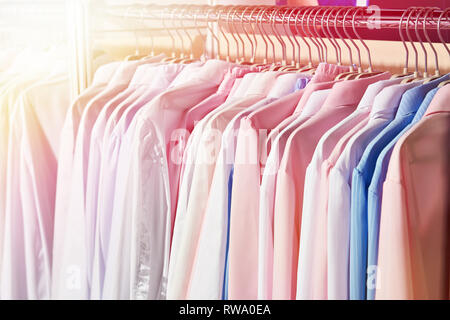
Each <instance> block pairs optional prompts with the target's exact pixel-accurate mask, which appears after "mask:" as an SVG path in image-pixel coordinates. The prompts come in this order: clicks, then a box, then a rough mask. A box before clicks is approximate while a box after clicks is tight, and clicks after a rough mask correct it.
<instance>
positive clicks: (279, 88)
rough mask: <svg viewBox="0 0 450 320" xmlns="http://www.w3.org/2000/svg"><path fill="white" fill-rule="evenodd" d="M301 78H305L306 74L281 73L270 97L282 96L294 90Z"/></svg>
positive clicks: (270, 92) (271, 90)
mask: <svg viewBox="0 0 450 320" xmlns="http://www.w3.org/2000/svg"><path fill="white" fill-rule="evenodd" d="M299 78H300V79H304V78H305V76H304V75H302V74H300V73H286V74H282V75H279V76H278V78H277V79H276V81H275V83H274V85H273V87H272V88H271V89H270V91H269V94H268V95H267V96H268V97H270V98H281V97H283V96H285V95H287V94H289V93H292V92H294V91H295V90H296V85H297V81H298V80H299Z"/></svg>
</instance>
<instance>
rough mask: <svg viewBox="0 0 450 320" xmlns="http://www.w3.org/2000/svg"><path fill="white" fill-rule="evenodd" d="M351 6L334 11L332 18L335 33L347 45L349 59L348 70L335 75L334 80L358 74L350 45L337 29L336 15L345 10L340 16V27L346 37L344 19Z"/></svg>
mask: <svg viewBox="0 0 450 320" xmlns="http://www.w3.org/2000/svg"><path fill="white" fill-rule="evenodd" d="M352 9H353V8H352V7H345V8H342V9H341V10H339V11H338V12H337V13H336V17H335V18H334V29H335V31H336V34H337V35H338V36H339V39H341V41H342V42H343V43H344V45H345V46H346V47H347V49H348V56H349V60H350V64H349V69H350V70H349V71H348V72H343V73H340V74H338V75H337V77H336V78H335V80H342V79H344V78H345V77H347V76H349V75H356V74H358V71H356V70H355V69H354V63H353V52H352V48H351V47H350V45H349V44H348V43H347V42H346V41H345V39H344V37H343V36H342V34H341V33H340V32H339V29H338V27H337V20H338V17H339V16H340V13H341V11H344V10H346V12H345V13H344V15H343V17H342V29H343V30H344V33H345V34H346V36H347V37H348V33H347V31H346V26H345V20H346V18H347V14H348V13H349V12H350V11H351V10H352Z"/></svg>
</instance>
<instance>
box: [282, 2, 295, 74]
mask: <svg viewBox="0 0 450 320" xmlns="http://www.w3.org/2000/svg"><path fill="white" fill-rule="evenodd" d="M283 9H284V13H283V17H282V18H281V19H282V22H281V25H282V26H283V30H284V33H285V34H286V37H287V39H288V41H289V43H290V44H291V46H292V60H291V65H292V66H295V44H294V41H292V38H291V36H290V33H291V29H290V28H286V23H285V21H286V16H287V15H288V13H291V12H292V10H289V8H288V7H286V6H284V7H283ZM290 16H291V15H289V16H288V23H287V24H288V26H289V18H290ZM288 29H289V32H288Z"/></svg>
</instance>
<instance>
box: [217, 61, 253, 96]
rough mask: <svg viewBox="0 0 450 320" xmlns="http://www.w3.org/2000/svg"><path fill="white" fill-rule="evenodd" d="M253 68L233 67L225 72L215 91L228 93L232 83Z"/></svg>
mask: <svg viewBox="0 0 450 320" xmlns="http://www.w3.org/2000/svg"><path fill="white" fill-rule="evenodd" d="M254 71H255V70H254V68H247V67H234V68H233V69H231V70H230V71H228V72H227V74H226V75H225V77H224V78H223V80H222V82H221V83H220V86H219V89H217V93H225V94H226V93H230V92H231V91H232V88H233V85H234V83H235V81H236V79H238V78H242V77H243V76H245V75H246V74H247V73H249V72H254Z"/></svg>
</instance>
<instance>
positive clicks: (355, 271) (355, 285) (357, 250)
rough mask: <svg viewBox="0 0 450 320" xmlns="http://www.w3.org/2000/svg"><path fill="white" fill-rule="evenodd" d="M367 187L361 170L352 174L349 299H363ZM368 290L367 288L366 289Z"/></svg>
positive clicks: (365, 266) (355, 170)
mask: <svg viewBox="0 0 450 320" xmlns="http://www.w3.org/2000/svg"><path fill="white" fill-rule="evenodd" d="M366 199H367V188H366V184H365V183H364V178H363V176H362V174H361V172H360V171H359V170H358V169H357V168H355V169H354V170H353V176H352V189H351V207H350V263H349V267H350V299H352V300H365V297H366V270H367V232H368V231H367V200H366ZM367 290H369V288H368V289H367Z"/></svg>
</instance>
